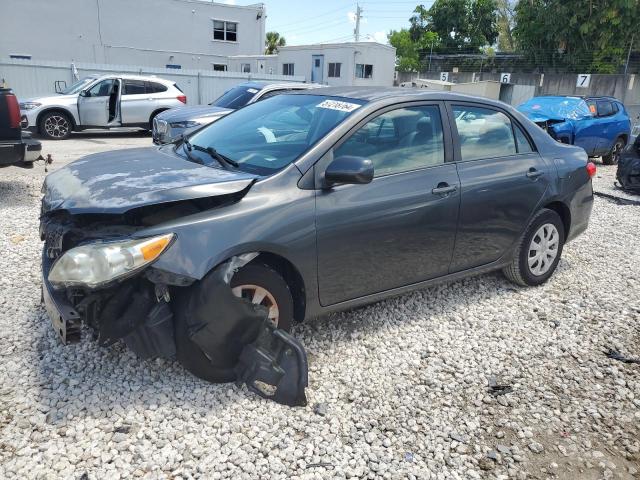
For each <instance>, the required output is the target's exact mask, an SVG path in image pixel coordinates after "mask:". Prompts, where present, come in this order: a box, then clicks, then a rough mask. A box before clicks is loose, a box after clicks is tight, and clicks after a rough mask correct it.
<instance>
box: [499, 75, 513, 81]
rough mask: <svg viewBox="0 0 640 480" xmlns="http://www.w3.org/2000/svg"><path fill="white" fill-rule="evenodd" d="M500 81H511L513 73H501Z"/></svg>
mask: <svg viewBox="0 0 640 480" xmlns="http://www.w3.org/2000/svg"><path fill="white" fill-rule="evenodd" d="M500 83H511V74H510V73H502V74H500Z"/></svg>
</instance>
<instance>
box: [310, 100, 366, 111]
mask: <svg viewBox="0 0 640 480" xmlns="http://www.w3.org/2000/svg"><path fill="white" fill-rule="evenodd" d="M359 106H360V105H358V104H357V103H350V102H341V101H339V100H325V101H323V102H322V103H320V104H319V105H318V108H328V109H329V110H338V111H340V112H353V111H354V110H355V109H356V108H358V107H359Z"/></svg>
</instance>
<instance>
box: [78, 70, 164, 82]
mask: <svg viewBox="0 0 640 480" xmlns="http://www.w3.org/2000/svg"><path fill="white" fill-rule="evenodd" d="M87 77H90V78H96V79H102V78H113V77H117V78H122V79H123V80H144V81H147V82H158V83H165V84H167V85H173V84H174V82H173V81H171V80H167V79H165V78H160V77H156V76H155V75H134V74H129V73H109V74H103V75H87Z"/></svg>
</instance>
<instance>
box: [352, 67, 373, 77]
mask: <svg viewBox="0 0 640 480" xmlns="http://www.w3.org/2000/svg"><path fill="white" fill-rule="evenodd" d="M356 78H373V65H368V64H365V63H356Z"/></svg>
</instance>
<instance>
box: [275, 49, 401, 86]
mask: <svg viewBox="0 0 640 480" xmlns="http://www.w3.org/2000/svg"><path fill="white" fill-rule="evenodd" d="M313 55H324V72H323V78H322V83H324V84H326V85H331V86H353V85H359V86H364V85H375V86H392V85H393V78H394V70H395V55H396V51H395V48H393V47H390V46H388V45H382V44H379V43H373V42H358V43H356V42H350V43H335V44H318V45H301V46H291V47H281V48H280V49H279V51H278V73H280V74H281V73H282V71H283V70H282V66H283V65H284V64H285V63H293V64H294V73H295V74H296V75H303V76H304V77H305V79H306V80H307V81H308V82H311V81H312V80H311V70H312V57H313ZM329 63H341V64H342V65H341V67H340V77H339V78H335V77H331V78H330V77H329ZM357 63H362V64H369V65H373V77H372V78H356V67H355V65H356V64H357Z"/></svg>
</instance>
